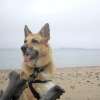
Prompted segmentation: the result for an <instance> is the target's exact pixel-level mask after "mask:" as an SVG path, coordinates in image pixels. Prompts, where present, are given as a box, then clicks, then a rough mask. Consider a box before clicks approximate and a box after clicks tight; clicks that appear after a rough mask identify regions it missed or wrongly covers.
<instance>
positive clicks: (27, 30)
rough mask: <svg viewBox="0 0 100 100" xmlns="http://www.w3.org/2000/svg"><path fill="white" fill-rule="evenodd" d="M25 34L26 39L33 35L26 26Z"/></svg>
mask: <svg viewBox="0 0 100 100" xmlns="http://www.w3.org/2000/svg"><path fill="white" fill-rule="evenodd" d="M24 32H25V37H27V36H28V35H29V34H32V32H31V31H30V29H29V28H28V26H27V25H25V27H24Z"/></svg>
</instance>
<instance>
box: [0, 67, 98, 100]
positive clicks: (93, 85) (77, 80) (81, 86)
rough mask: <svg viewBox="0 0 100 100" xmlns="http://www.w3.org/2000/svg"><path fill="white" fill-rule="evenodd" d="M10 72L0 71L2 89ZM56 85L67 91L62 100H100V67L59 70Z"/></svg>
mask: <svg viewBox="0 0 100 100" xmlns="http://www.w3.org/2000/svg"><path fill="white" fill-rule="evenodd" d="M9 72H10V70H0V89H5V88H6V86H7V83H8V78H7V77H8V74H9ZM54 80H56V81H55V83H56V84H58V85H60V86H61V87H63V88H64V89H65V91H66V93H65V94H63V96H62V97H61V98H60V100H100V67H82V68H78V67H77V68H61V69H57V72H56V74H55V78H54Z"/></svg>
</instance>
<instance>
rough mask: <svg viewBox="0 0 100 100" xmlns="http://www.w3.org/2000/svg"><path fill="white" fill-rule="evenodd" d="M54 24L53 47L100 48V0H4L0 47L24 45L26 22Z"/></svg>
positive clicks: (0, 2)
mask: <svg viewBox="0 0 100 100" xmlns="http://www.w3.org/2000/svg"><path fill="white" fill-rule="evenodd" d="M47 22H48V23H49V24H50V29H51V41H50V43H51V46H52V47H54V48H58V47H71V48H100V0H0V48H8V47H9V48H17V47H20V46H21V45H22V43H23V39H24V31H23V29H24V25H25V24H27V25H28V26H29V27H30V29H31V30H32V31H33V32H38V31H39V30H40V28H41V26H42V25H43V24H45V23H47Z"/></svg>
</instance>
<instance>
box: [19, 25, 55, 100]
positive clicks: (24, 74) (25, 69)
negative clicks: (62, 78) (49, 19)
mask: <svg viewBox="0 0 100 100" xmlns="http://www.w3.org/2000/svg"><path fill="white" fill-rule="evenodd" d="M47 28H49V26H48V24H45V25H44V26H43V27H42V29H41V30H40V31H39V32H38V33H32V32H29V33H28V34H27V36H26V37H25V41H27V42H26V44H27V46H28V47H33V48H34V49H36V50H38V51H39V54H40V57H39V58H38V60H37V62H35V61H33V62H29V63H25V62H24V61H23V66H22V70H21V78H24V79H27V78H28V77H29V75H30V74H31V73H32V70H33V68H34V67H35V66H34V64H35V63H36V65H37V66H45V65H46V64H48V63H50V64H49V65H48V66H47V67H46V68H45V70H44V71H43V72H41V73H40V74H39V75H38V77H37V79H39V80H46V79H47V80H50V79H52V76H53V74H54V66H53V62H52V53H51V48H50V46H49V44H48V41H49V39H50V36H49V35H50V33H49V30H48V29H47ZM41 31H42V32H44V33H41ZM46 32H47V33H46ZM32 39H35V40H37V41H38V43H34V45H33V43H32V42H31V41H32ZM50 85H51V86H52V83H49V84H41V83H38V84H34V85H33V87H34V88H35V89H36V90H37V91H38V92H39V93H40V94H43V93H44V92H46V91H47V90H48V89H49V86H50ZM21 98H24V100H36V99H35V98H34V97H33V95H32V93H31V92H30V90H29V88H26V89H25V91H24V93H23V95H22V97H21Z"/></svg>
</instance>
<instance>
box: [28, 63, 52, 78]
mask: <svg viewBox="0 0 100 100" xmlns="http://www.w3.org/2000/svg"><path fill="white" fill-rule="evenodd" d="M50 64H51V62H49V63H47V64H46V65H44V66H37V65H34V66H35V67H34V68H33V72H32V74H31V75H30V77H31V78H33V79H35V78H36V77H37V75H38V74H39V73H41V72H43V71H44V70H45V69H46V68H47V67H48V66H49V65H50Z"/></svg>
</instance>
